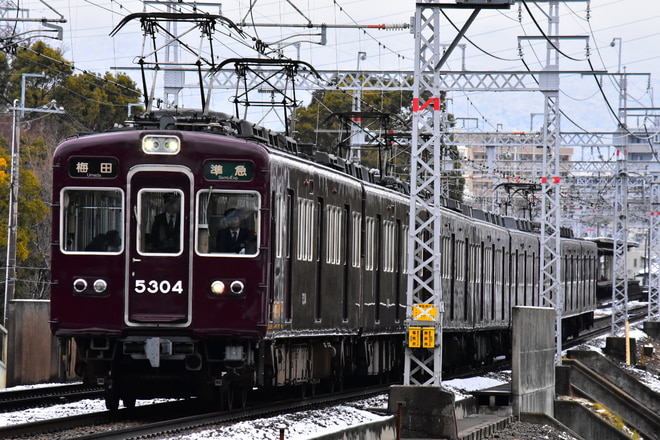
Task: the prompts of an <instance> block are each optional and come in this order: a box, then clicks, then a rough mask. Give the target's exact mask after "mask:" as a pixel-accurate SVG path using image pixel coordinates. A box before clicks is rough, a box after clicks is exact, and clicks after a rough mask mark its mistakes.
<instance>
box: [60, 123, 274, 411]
mask: <svg viewBox="0 0 660 440" xmlns="http://www.w3.org/2000/svg"><path fill="white" fill-rule="evenodd" d="M268 166H269V165H268V153H267V151H266V149H265V148H264V147H262V146H259V145H258V144H256V143H253V142H249V141H246V140H240V139H236V138H232V137H227V136H222V135H216V134H209V133H200V132H192V131H191V132H181V131H161V130H154V131H151V130H134V131H122V132H116V133H108V134H101V135H92V136H88V137H82V138H79V139H74V140H68V141H66V142H64V143H62V144H61V145H60V146H59V147H58V149H57V151H56V152H55V156H54V170H53V241H52V294H51V327H52V330H53V333H54V334H55V336H57V337H58V338H61V339H62V340H63V341H65V342H66V341H70V340H72V339H73V340H75V343H76V346H77V349H76V350H75V355H74V356H73V358H75V371H76V373H77V374H79V375H81V376H83V378H84V380H85V381H86V382H91V383H98V384H104V385H105V388H106V404H107V406H108V407H109V408H110V409H116V408H117V406H118V404H119V400H120V399H122V400H123V402H124V405H125V406H128V407H130V406H133V405H134V404H135V400H136V399H137V398H146V397H156V396H166V397H174V396H191V395H197V396H202V397H208V398H212V397H217V396H218V395H220V394H221V392H222V391H225V392H229V394H230V395H231V394H233V393H235V391H236V390H237V388H238V390H239V391H243V394H244V393H245V392H246V391H245V390H246V389H247V388H248V387H249V386H251V383H252V377H253V376H254V374H253V371H252V369H253V365H254V359H252V354H251V353H253V352H254V348H255V345H256V341H258V340H260V339H261V338H263V336H264V334H265V332H266V325H267V314H266V308H267V303H266V285H267V284H266V280H267V273H266V272H267V266H268V265H267V261H268V260H267V258H268V257H267V255H266V254H267V252H266V249H265V247H264V243H268V240H269V237H268V235H269V234H268V229H267V227H268V220H269V219H268V217H269V216H268V214H267V212H268V209H269V207H268V203H269V197H267V196H265V195H267V194H269V189H268V187H267V186H268V180H269V175H268ZM70 345H71V344H66V343H65V344H63V346H64V347H70ZM69 349H70V350H72V349H71V348H69Z"/></svg>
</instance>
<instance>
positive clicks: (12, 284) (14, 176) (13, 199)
mask: <svg viewBox="0 0 660 440" xmlns="http://www.w3.org/2000/svg"><path fill="white" fill-rule="evenodd" d="M45 76H46V75H43V74H41V73H24V74H23V75H22V82H21V85H22V88H21V101H20V106H18V105H17V104H18V99H15V100H14V106H13V107H11V108H10V110H11V111H12V114H13V117H12V137H11V168H10V177H9V182H10V184H9V215H8V220H7V270H6V272H5V298H4V306H5V308H4V313H3V317H2V325H3V326H5V327H6V326H7V306H8V304H9V302H10V301H11V300H12V299H14V291H15V290H16V235H17V232H18V177H19V162H20V143H21V125H20V118H21V117H22V116H23V115H24V114H25V112H26V111H28V112H39V113H55V114H63V113H64V111H63V110H62V109H61V108H59V109H58V108H57V107H56V103H55V101H51V102H50V103H49V104H48V105H47V106H45V107H41V108H25V101H24V97H25V78H26V77H45ZM18 111H20V116H19V114H18V113H17V112H18Z"/></svg>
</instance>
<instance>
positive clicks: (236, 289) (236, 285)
mask: <svg viewBox="0 0 660 440" xmlns="http://www.w3.org/2000/svg"><path fill="white" fill-rule="evenodd" d="M229 290H231V293H233V294H234V295H240V294H241V293H243V291H244V290H245V284H243V283H242V282H241V281H234V282H232V283H231V284H230V286H229Z"/></svg>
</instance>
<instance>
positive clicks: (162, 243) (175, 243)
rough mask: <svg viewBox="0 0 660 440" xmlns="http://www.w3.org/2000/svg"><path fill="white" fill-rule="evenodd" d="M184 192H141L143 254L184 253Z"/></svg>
mask: <svg viewBox="0 0 660 440" xmlns="http://www.w3.org/2000/svg"><path fill="white" fill-rule="evenodd" d="M182 196H183V193H182V192H181V191H179V190H172V189H148V190H147V189H143V190H140V192H138V206H139V212H140V215H139V233H138V237H137V244H138V250H139V252H140V253H141V254H175V255H178V254H180V253H181V251H182V248H181V236H182V235H183V234H182V233H181V231H182V228H183V222H182V221H181V215H182V212H181V199H182Z"/></svg>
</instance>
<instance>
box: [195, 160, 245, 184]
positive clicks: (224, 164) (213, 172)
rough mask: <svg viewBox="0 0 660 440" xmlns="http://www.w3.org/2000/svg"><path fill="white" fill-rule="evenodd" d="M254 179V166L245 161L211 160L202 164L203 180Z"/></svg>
mask: <svg viewBox="0 0 660 440" xmlns="http://www.w3.org/2000/svg"><path fill="white" fill-rule="evenodd" d="M253 177H254V164H253V163H252V162H247V161H241V162H236V161H228V160H222V161H219V160H213V161H209V162H206V163H205V164H204V178H205V179H206V180H238V181H246V180H252V178H253Z"/></svg>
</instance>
